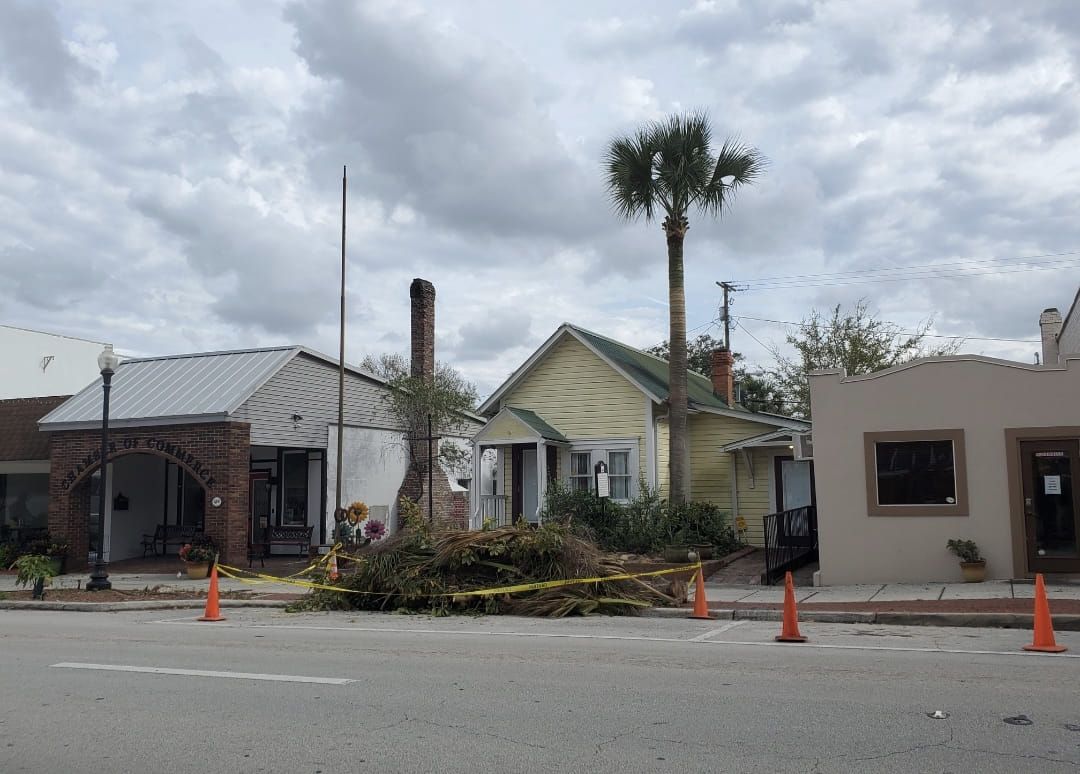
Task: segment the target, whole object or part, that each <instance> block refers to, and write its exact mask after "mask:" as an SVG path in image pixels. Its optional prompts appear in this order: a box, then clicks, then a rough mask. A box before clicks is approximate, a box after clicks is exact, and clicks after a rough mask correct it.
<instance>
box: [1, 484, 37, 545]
mask: <svg viewBox="0 0 1080 774" xmlns="http://www.w3.org/2000/svg"><path fill="white" fill-rule="evenodd" d="M48 526H49V474H48V473H0V532H2V533H3V535H0V540H7V539H13V538H19V536H20V533H21V532H27V531H32V530H41V529H46V528H47V527H48Z"/></svg>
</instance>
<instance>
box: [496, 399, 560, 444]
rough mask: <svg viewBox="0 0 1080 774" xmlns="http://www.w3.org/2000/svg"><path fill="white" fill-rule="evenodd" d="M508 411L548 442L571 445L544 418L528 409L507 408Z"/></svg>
mask: <svg viewBox="0 0 1080 774" xmlns="http://www.w3.org/2000/svg"><path fill="white" fill-rule="evenodd" d="M506 410H507V411H509V412H510V413H511V414H513V415H514V416H515V417H517V418H518V419H520V420H521V421H522V422H524V423H525V424H527V425H528V426H529V427H531V428H532V429H533V430H535V431H536V432H538V433H539V434H540V437H541V438H543V439H544V440H546V441H562V442H563V443H569V442H568V441H567V439H566V436H565V435H563V434H562V433H560V432H559V431H558V430H556V429H555V428H554V427H552V426H551V425H549V424H548V423H547V422H545V421H544V419H543V417H541V416H540V415H539V414H535V413H533V412H532V411H529V410H528V409H523V408H515V407H514V406H507V407H506Z"/></svg>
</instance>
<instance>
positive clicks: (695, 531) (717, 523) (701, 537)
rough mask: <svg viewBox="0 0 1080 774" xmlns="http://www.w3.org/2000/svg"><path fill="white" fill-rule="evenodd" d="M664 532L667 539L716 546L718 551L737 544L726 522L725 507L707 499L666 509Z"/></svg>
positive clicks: (733, 532) (720, 551)
mask: <svg viewBox="0 0 1080 774" xmlns="http://www.w3.org/2000/svg"><path fill="white" fill-rule="evenodd" d="M667 534H668V540H669V542H670V543H676V544H687V545H711V546H716V548H717V550H718V551H719V553H720V554H721V555H722V554H725V553H729V552H731V551H734V550H735V549H736V548H737V547H738V545H739V541H738V539H737V538H736V536H735V530H734V529H733V528H732V526H731V525H730V524H729V523H728V514H727V511H723V510H721V509H720V508H719V506H717V505H715V504H713V503H707V502H690V503H686V504H684V505H678V506H675V507H674V508H671V509H669V511H668V518H667Z"/></svg>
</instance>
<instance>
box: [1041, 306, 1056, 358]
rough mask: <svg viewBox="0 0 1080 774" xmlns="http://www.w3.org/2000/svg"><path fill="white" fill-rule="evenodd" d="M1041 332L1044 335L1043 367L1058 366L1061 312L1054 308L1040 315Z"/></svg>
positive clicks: (1045, 310)
mask: <svg viewBox="0 0 1080 774" xmlns="http://www.w3.org/2000/svg"><path fill="white" fill-rule="evenodd" d="M1039 332H1040V333H1041V334H1042V361H1043V365H1057V362H1058V336H1059V335H1060V334H1061V312H1059V311H1058V310H1057V309H1055V308H1054V307H1050V308H1049V309H1044V310H1043V313H1042V314H1040V315H1039Z"/></svg>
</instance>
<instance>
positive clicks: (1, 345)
mask: <svg viewBox="0 0 1080 774" xmlns="http://www.w3.org/2000/svg"><path fill="white" fill-rule="evenodd" d="M104 346H105V345H104V344H102V343H100V342H96V341H86V340H84V339H74V338H70V337H68V336H58V335H55V334H52V333H41V332H38V331H28V330H23V329H21V328H12V327H9V326H4V325H0V352H3V353H4V358H3V361H2V362H0V400H5V399H7V398H37V397H44V396H47V395H74V394H75V393H77V392H78V391H79V390H81V389H82V388H83V387H85V386H86V385H88V384H90V382H92V381H94V379H96V378H97V377H98V376H99V375H100V372H99V371H98V367H97V357H98V355H100V354H101V350H102V349H103V348H104ZM50 357H51V358H52V359H51V360H50V361H49V362H48V364H47V365H44V368H43V367H42V366H43V364H45V360H46V358H50Z"/></svg>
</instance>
